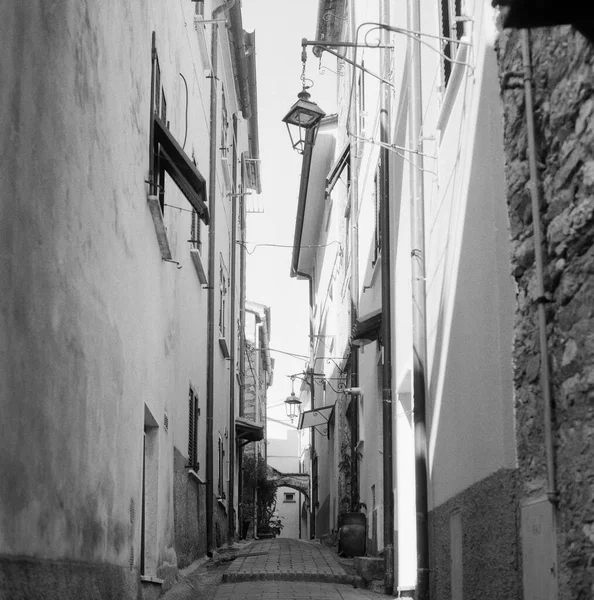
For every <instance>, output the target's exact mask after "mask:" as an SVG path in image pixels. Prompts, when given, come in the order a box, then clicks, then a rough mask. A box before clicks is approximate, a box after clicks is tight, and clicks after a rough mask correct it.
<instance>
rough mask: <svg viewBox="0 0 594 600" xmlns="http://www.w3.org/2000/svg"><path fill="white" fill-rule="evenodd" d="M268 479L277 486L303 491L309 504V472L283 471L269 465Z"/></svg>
mask: <svg viewBox="0 0 594 600" xmlns="http://www.w3.org/2000/svg"><path fill="white" fill-rule="evenodd" d="M268 479H269V481H272V482H273V483H274V484H275V485H276V487H289V488H293V489H294V490H297V491H298V492H301V493H302V494H303V495H304V496H305V497H306V498H307V502H308V504H309V473H281V472H280V471H277V470H276V469H274V468H273V467H271V466H269V467H268Z"/></svg>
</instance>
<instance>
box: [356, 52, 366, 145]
mask: <svg viewBox="0 0 594 600" xmlns="http://www.w3.org/2000/svg"><path fill="white" fill-rule="evenodd" d="M361 66H362V67H364V66H365V61H361ZM357 96H358V98H359V132H360V135H365V119H366V117H367V111H366V109H365V72H364V71H362V72H361V73H359V77H358V78H357Z"/></svg>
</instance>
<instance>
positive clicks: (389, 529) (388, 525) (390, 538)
mask: <svg viewBox="0 0 594 600" xmlns="http://www.w3.org/2000/svg"><path fill="white" fill-rule="evenodd" d="M380 22H381V23H386V24H389V23H390V2H389V0H381V4H380ZM381 41H382V44H383V45H386V46H387V45H389V42H390V33H389V32H388V31H387V30H386V29H384V28H382V30H381ZM382 55H383V56H382V63H381V76H382V78H383V79H385V78H386V77H387V76H388V74H389V73H390V50H389V49H385V50H382ZM380 96H381V97H380V140H381V142H383V144H390V143H391V131H390V128H391V119H390V111H391V90H390V86H389V85H387V84H386V83H384V82H383V81H382V83H381V91H380ZM380 157H381V167H380V174H381V181H380V211H381V218H382V219H381V236H382V242H381V243H382V250H381V252H382V254H381V273H382V338H383V339H382V345H383V361H382V425H383V436H382V439H383V454H384V457H383V476H384V482H383V491H384V498H383V501H384V591H385V593H386V594H392V589H393V587H394V484H393V473H392V463H393V461H392V318H391V317H392V294H391V290H390V287H391V284H392V272H391V271H392V267H391V260H390V253H391V249H390V203H389V194H390V156H389V151H388V148H387V147H386V146H385V145H384V146H382V148H381V150H380Z"/></svg>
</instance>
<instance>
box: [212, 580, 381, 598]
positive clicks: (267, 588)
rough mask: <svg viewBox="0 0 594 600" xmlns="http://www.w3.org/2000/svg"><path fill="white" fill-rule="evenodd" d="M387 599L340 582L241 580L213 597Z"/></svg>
mask: <svg viewBox="0 0 594 600" xmlns="http://www.w3.org/2000/svg"><path fill="white" fill-rule="evenodd" d="M386 598H388V599H389V598H391V597H389V596H384V595H383V594H377V593H375V592H370V591H368V590H362V589H357V588H354V587H353V586H352V585H345V584H342V583H320V582H317V583H315V582H309V581H244V582H241V583H227V584H223V585H221V586H219V588H218V589H217V594H216V596H215V600H386Z"/></svg>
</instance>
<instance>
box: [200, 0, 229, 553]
mask: <svg viewBox="0 0 594 600" xmlns="http://www.w3.org/2000/svg"><path fill="white" fill-rule="evenodd" d="M235 2H236V0H230V1H229V2H227V3H226V4H222V5H221V6H217V8H215V10H214V11H213V12H212V18H213V21H214V22H213V25H212V40H211V42H212V45H211V73H210V153H209V161H210V167H209V181H208V197H209V199H210V227H209V229H208V339H207V359H206V360H207V385H206V551H207V553H208V554H212V550H213V524H214V502H213V500H214V482H213V476H214V447H213V439H214V435H213V412H214V371H215V369H214V337H215V289H214V282H215V276H216V264H215V254H216V205H217V203H216V192H217V133H218V131H217V111H218V85H217V81H218V69H217V62H218V23H217V22H216V19H217V17H218V16H219V14H220V13H222V12H223V11H224V10H228V9H229V8H231V7H232V6H233V5H234V4H235Z"/></svg>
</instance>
